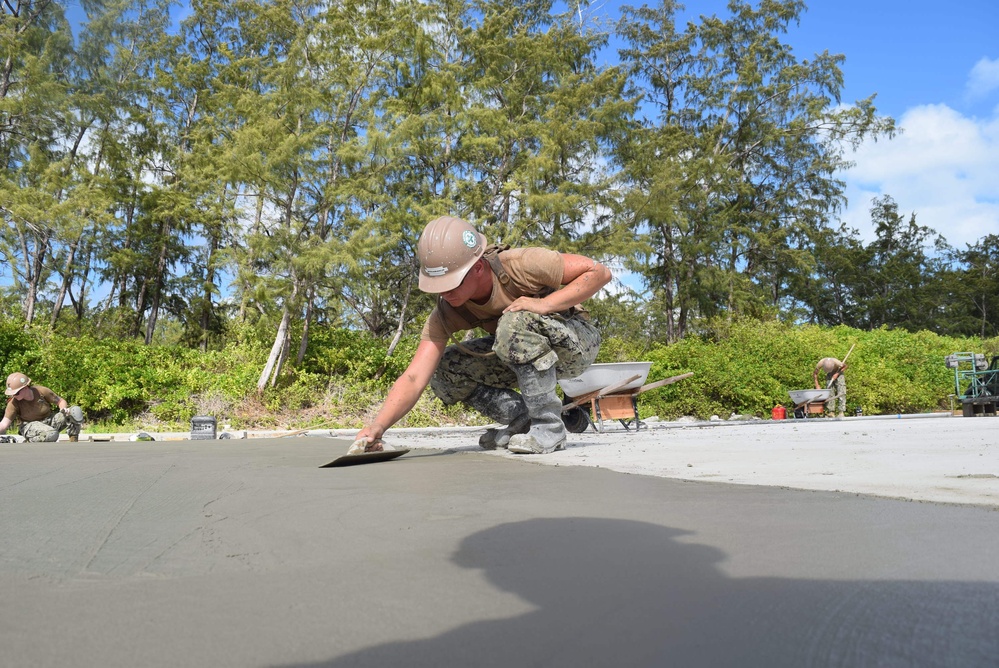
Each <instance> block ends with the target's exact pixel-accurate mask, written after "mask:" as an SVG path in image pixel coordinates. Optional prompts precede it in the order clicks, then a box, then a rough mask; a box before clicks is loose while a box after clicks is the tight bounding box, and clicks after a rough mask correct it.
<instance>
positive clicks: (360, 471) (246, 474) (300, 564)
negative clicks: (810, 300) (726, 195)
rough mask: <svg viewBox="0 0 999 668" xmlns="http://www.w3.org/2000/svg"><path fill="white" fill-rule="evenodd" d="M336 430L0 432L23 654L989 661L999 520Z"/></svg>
mask: <svg viewBox="0 0 999 668" xmlns="http://www.w3.org/2000/svg"><path fill="white" fill-rule="evenodd" d="M348 445H349V442H348V440H345V439H329V438H319V437H308V438H286V439H250V440H232V441H193V442H191V441H179V442H153V443H88V444H67V443H53V444H39V445H23V444H19V445H12V446H11V445H7V446H3V447H2V448H0V591H2V592H3V599H4V604H3V607H2V612H0V647H3V655H4V663H5V664H6V665H15V666H19V665H24V666H28V665H30V666H65V665H74V666H139V665H141V666H178V665H184V666H472V665H474V666H504V667H506V666H512V665H536V666H609V665H614V666H662V665H695V666H701V665H703V666H724V665H733V666H734V665H738V666H864V665H879V666H937V665H960V666H991V665H995V657H996V656H999V637H997V635H996V634H995V629H996V628H999V566H997V563H999V560H997V559H995V555H996V554H997V553H999V531H997V530H996V529H997V526H996V525H997V522H999V514H997V512H996V511H994V510H992V509H990V508H988V507H974V506H959V505H944V504H934V503H914V502H905V501H897V500H888V499H881V498H875V497H871V496H866V495H859V494H853V493H836V492H829V491H796V490H789V489H781V488H774V487H766V486H747V485H733V484H721V483H718V482H712V481H697V480H686V481H684V480H674V479H669V478H661V477H655V476H645V475H624V474H621V473H618V472H614V471H610V470H607V469H604V468H596V467H585V466H568V465H562V466H537V465H533V464H532V463H531V462H530V461H528V460H522V459H512V458H507V457H497V456H492V455H489V454H485V453H476V452H472V451H464V450H460V449H427V448H423V449H414V450H412V451H411V452H410V453H408V454H407V455H405V456H404V457H401V458H399V459H395V460H393V461H389V462H383V463H378V464H371V465H364V466H354V467H348V468H339V469H337V468H334V469H321V468H319V466H320V465H321V464H324V463H326V462H328V461H330V460H331V459H332V458H333V457H336V456H338V455H340V454H343V453H344V452H345V451H346V449H347V447H348Z"/></svg>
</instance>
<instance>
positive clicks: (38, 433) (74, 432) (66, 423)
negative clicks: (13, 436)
mask: <svg viewBox="0 0 999 668" xmlns="http://www.w3.org/2000/svg"><path fill="white" fill-rule="evenodd" d="M63 429H65V430H66V433H67V434H69V435H70V436H79V435H80V425H79V424H78V423H77V422H74V421H73V420H71V419H70V418H68V417H66V416H65V415H64V414H63V413H62V411H55V412H53V413H52V414H51V415H49V416H48V417H47V418H45V419H43V420H35V421H34V422H22V423H21V426H20V427H19V428H18V430H17V433H19V434H20V435H21V436H23V437H24V440H25V441H28V442H31V443H51V442H53V441H58V440H59V432H61V431H62V430H63Z"/></svg>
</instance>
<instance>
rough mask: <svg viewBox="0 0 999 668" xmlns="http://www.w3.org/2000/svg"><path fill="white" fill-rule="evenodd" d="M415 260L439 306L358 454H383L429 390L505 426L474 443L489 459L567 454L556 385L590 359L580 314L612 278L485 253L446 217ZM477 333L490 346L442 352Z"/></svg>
mask: <svg viewBox="0 0 999 668" xmlns="http://www.w3.org/2000/svg"><path fill="white" fill-rule="evenodd" d="M418 255H419V261H420V281H419V285H420V289H421V290H423V291H424V292H428V293H432V294H437V295H438V297H437V305H436V307H435V308H434V310H433V312H432V313H431V314H430V317H429V318H428V319H427V321H426V323H425V324H424V326H423V332H422V334H421V336H420V343H419V345H418V346H417V349H416V353H415V354H414V355H413V359H412V361H410V363H409V366H408V368H407V369H406V371H405V372H404V373H403V374H402V376H400V377H399V379H398V380H396V382H395V384H393V385H392V388H391V389H390V390H389V393H388V396H387V397H386V399H385V403H384V404H383V405H382V407H381V409H380V410H379V411H378V414H377V415H376V416H375V418H374V420H373V421H372V422H371V423H370V424H368V425H366V426H365V427H364V428H363V429H361V431H359V432H358V434H357V442H356V443H355V446H356V445H358V444H360V443H362V442H363V443H365V444H366V446H365V450H367V451H372V450H379V449H381V447H382V446H381V444H380V440H381V437H382V435H383V434H384V433H385V430H386V429H388V428H389V427H391V426H392V425H393V424H395V423H396V422H397V421H398V420H400V419H401V418H402V417H403V416H404V415H406V413H408V412H409V411H410V410H411V409H412V408H413V406H415V405H416V402H417V401H418V400H419V398H420V395H421V394H422V393H423V390H424V389H425V388H426V387H427V385H430V387H431V389H432V390H433V392H434V394H435V395H437V397H439V398H440V399H441V401H443V402H444V403H445V404H447V405H452V404H455V403H458V402H463V403H465V404H466V405H468V406H470V407H472V408H474V409H475V410H477V411H479V412H480V413H482V414H483V415H485V416H487V417H488V418H490V419H491V420H494V421H496V422H498V423H500V424H502V425H505V426H504V427H501V428H495V429H489V430H487V432H486V433H485V434H483V436H482V437H481V438H480V439H479V445H480V446H482V447H483V448H485V449H487V450H492V449H495V448H497V447H506V448H509V450H510V451H511V452H518V453H548V452H552V451H554V450H561V449H563V448H564V447H565V439H566V430H565V425H564V424H563V422H562V402H561V400H560V399H559V397H558V395H557V394H556V393H555V385H556V380H557V379H558V378H572V377H575V376H578V375H579V374H581V373H582V372H583V370H584V369H586V367H588V366H589V365H590V364H592V363H593V360H594V359H596V356H597V351H598V350H599V348H600V334H599V332H598V331H597V329H596V327H595V326H594V325H593V324H592V323H591V322H590V321H589V318H588V316H587V314H586V313H585V311H583V310H582V309H580V308H578V307H579V305H580V304H581V303H582V302H584V301H586V300H587V299H589V298H590V297H592V296H593V295H595V294H596V293H597V291H598V290H600V288H602V287H603V286H604V285H606V284H607V282H608V281H610V279H611V273H610V270H609V269H607V267H605V266H604V265H602V264H600V263H599V262H597V261H596V260H593V259H590V258H587V257H583V256H581V255H574V254H571V253H559V252H557V251H552V250H548V249H544V248H517V249H508V248H506V247H497V246H490V247H488V248H487V246H486V239H485V237H484V236H483V235H482V234H480V233H479V232H478V231H477V230H476V229H475V228H474V227H472V225H471V224H469V223H468V222H466V221H464V220H462V219H460V218H453V217H450V216H445V217H441V218H437V219H435V220H432V221H431V222H430V223H429V224H428V225H427V226H426V228H425V229H424V230H423V234H422V236H421V237H420V241H419V245H418ZM476 327H482V328H483V329H484V330H486V332H488V333H489V334H490V336H486V337H483V338H478V339H473V340H471V341H467V342H464V343H455V344H454V345H448V342H449V340H450V339H451V337H452V335H454V334H455V333H456V332H461V331H465V330H470V329H474V328H476ZM515 387H519V388H520V392H519V393H518V392H516V391H514V389H513V388H515Z"/></svg>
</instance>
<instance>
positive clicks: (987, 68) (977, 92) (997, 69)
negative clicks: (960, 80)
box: [967, 58, 999, 98]
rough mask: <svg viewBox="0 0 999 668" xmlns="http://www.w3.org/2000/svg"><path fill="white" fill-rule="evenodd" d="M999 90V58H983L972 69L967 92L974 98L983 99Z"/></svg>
mask: <svg viewBox="0 0 999 668" xmlns="http://www.w3.org/2000/svg"><path fill="white" fill-rule="evenodd" d="M996 89H999V58H997V59H996V60H989V59H988V58H982V59H981V60H979V61H978V62H977V63H975V66H974V67H973V68H971V74H969V75H968V83H967V91H968V95H969V96H970V97H973V98H981V97H984V96H986V95H988V94H989V93H991V92H992V91H994V90H996Z"/></svg>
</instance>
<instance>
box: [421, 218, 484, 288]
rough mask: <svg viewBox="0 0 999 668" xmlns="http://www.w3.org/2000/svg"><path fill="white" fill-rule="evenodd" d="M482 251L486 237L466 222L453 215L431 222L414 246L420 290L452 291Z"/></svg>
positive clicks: (459, 283) (480, 255)
mask: <svg viewBox="0 0 999 668" xmlns="http://www.w3.org/2000/svg"><path fill="white" fill-rule="evenodd" d="M485 250H486V238H485V237H484V236H483V235H481V234H479V232H478V231H477V230H476V229H475V228H474V227H472V225H471V224H470V223H468V222H467V221H464V220H462V219H461V218H454V217H453V216H441V217H440V218H435V219H434V220H431V221H430V222H429V223H427V226H426V227H425V228H424V229H423V234H422V235H421V236H420V243H419V244H418V245H417V255H418V256H419V259H420V290H423V291H424V292H431V293H440V292H448V291H449V290H454V289H455V288H456V287H458V286H459V285H461V281H462V279H464V278H465V274H467V273H468V270H469V269H471V268H472V265H474V264H475V262H476V260H478V259H479V258H480V257H482V253H484V252H485Z"/></svg>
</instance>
